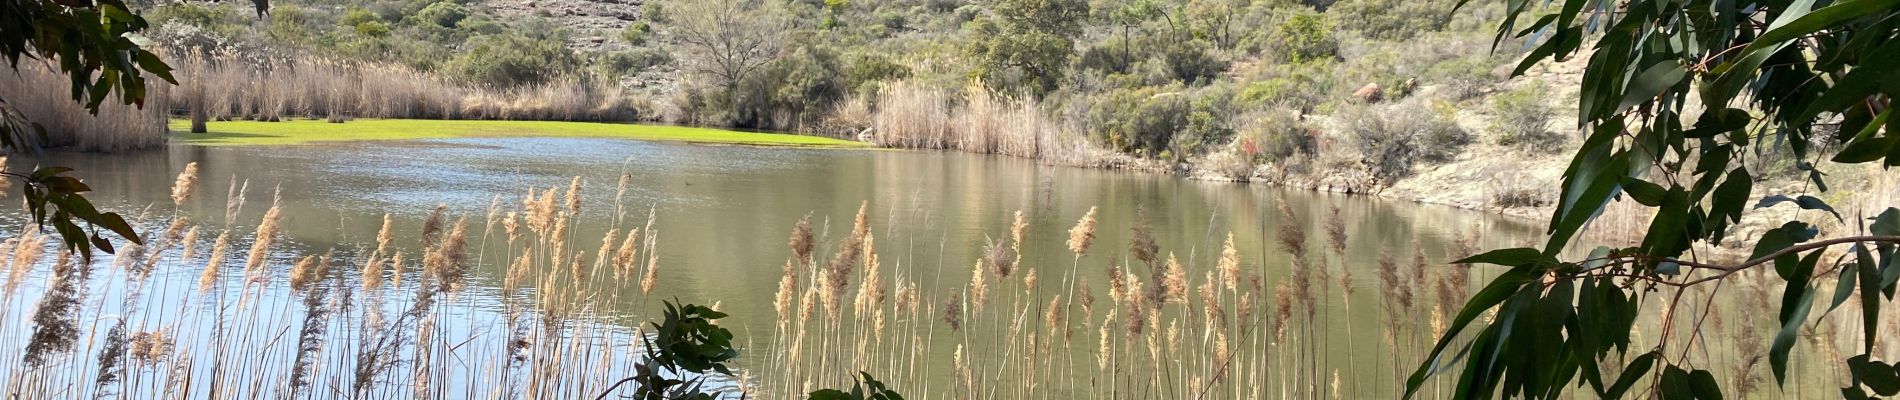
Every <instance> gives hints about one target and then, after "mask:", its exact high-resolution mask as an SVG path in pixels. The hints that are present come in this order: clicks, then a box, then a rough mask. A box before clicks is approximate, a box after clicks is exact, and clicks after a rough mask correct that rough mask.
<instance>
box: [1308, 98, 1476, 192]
mask: <svg viewBox="0 0 1900 400" xmlns="http://www.w3.org/2000/svg"><path fill="white" fill-rule="evenodd" d="M1333 117H1334V118H1335V119H1337V121H1336V122H1337V123H1338V124H1339V127H1340V129H1341V130H1343V131H1344V132H1345V133H1346V136H1347V138H1348V139H1349V140H1350V143H1351V144H1352V145H1353V146H1354V147H1353V148H1352V150H1353V151H1355V152H1357V153H1359V155H1361V156H1362V157H1361V160H1362V161H1361V163H1362V165H1364V166H1365V167H1366V169H1368V170H1369V171H1370V172H1371V173H1372V175H1373V176H1374V177H1376V178H1379V179H1380V180H1381V181H1384V182H1388V183H1389V182H1392V181H1394V180H1397V179H1399V178H1403V177H1406V176H1409V175H1411V174H1412V168H1413V166H1414V165H1416V164H1418V163H1419V162H1422V161H1430V162H1440V161H1446V160H1450V159H1451V158H1452V157H1455V156H1457V154H1458V152H1459V151H1461V150H1463V148H1464V145H1466V144H1468V143H1469V142H1470V137H1469V135H1468V134H1466V133H1465V131H1464V130H1463V129H1460V128H1459V127H1458V124H1457V123H1456V122H1455V121H1453V120H1452V118H1451V116H1450V115H1447V114H1446V113H1445V112H1441V111H1438V110H1433V109H1432V108H1431V107H1427V106H1425V105H1424V104H1420V103H1419V102H1417V101H1408V102H1403V103H1397V104H1385V105H1374V106H1355V107H1345V108H1343V109H1341V110H1339V111H1338V112H1336V113H1334V114H1333Z"/></svg>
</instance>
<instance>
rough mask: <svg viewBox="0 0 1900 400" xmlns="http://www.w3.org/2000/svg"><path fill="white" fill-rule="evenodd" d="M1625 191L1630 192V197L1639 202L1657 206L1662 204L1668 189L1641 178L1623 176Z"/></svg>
mask: <svg viewBox="0 0 1900 400" xmlns="http://www.w3.org/2000/svg"><path fill="white" fill-rule="evenodd" d="M1623 191H1625V192H1628V193H1629V195H1630V199H1633V200H1636V202H1637V203H1640V204H1642V205H1645V206H1650V207H1655V206H1659V205H1662V201H1663V194H1665V193H1667V191H1668V190H1667V189H1663V187H1662V186H1661V185H1657V184H1654V183H1649V181H1645V180H1642V179H1641V178H1636V177H1623Z"/></svg>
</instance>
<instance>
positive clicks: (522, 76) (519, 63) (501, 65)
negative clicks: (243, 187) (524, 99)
mask: <svg viewBox="0 0 1900 400" xmlns="http://www.w3.org/2000/svg"><path fill="white" fill-rule="evenodd" d="M471 42H473V43H474V44H473V46H471V47H470V48H469V50H468V51H467V52H465V53H462V56H461V57H458V58H456V59H455V61H453V62H450V63H449V64H448V65H447V66H446V69H447V70H448V73H449V75H451V76H454V77H457V78H459V79H462V80H464V81H468V82H471V83H475V84H480V85H487V86H493V87H514V86H522V85H530V84H537V83H544V82H548V81H550V80H552V79H553V78H556V77H559V76H562V75H566V74H567V73H568V72H571V71H572V70H573V68H574V65H575V64H576V61H575V57H574V53H573V52H572V51H570V50H568V48H567V46H566V45H564V44H562V43H561V41H560V40H556V39H552V38H545V39H536V38H530V37H527V36H522V35H519V34H502V35H489V36H481V37H478V38H476V39H474V40H472V41H471Z"/></svg>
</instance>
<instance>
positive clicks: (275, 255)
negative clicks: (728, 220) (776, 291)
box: [0, 165, 738, 399]
mask: <svg viewBox="0 0 1900 400" xmlns="http://www.w3.org/2000/svg"><path fill="white" fill-rule="evenodd" d="M199 180H200V177H198V176H197V168H196V165H188V166H186V167H185V168H183V170H182V172H181V173H180V175H179V177H178V178H177V180H176V182H175V184H174V187H173V190H172V191H171V193H172V196H173V197H172V199H173V200H174V204H173V205H172V206H174V207H177V206H179V205H182V204H185V202H186V201H185V200H186V199H189V198H190V197H192V196H193V195H194V192H195V191H196V190H197V188H198V186H200V185H198V182H199ZM233 182H234V185H233V190H232V191H231V192H232V194H231V195H230V196H231V197H230V198H229V199H230V200H229V201H231V202H232V203H231V204H229V205H230V206H231V207H233V208H234V209H235V208H237V207H238V204H237V203H238V202H239V201H240V200H241V199H242V198H243V197H245V196H246V194H245V193H246V191H243V190H238V189H236V188H237V185H236V184H235V182H236V180H235V179H233ZM246 186H248V184H246ZM583 187H584V183H583V182H582V181H581V180H580V179H578V178H577V179H575V180H574V181H572V182H571V183H570V184H568V185H565V186H556V187H549V188H546V189H545V190H530V191H529V194H528V195H527V196H524V197H523V198H522V199H521V201H520V202H519V203H512V202H511V203H503V202H501V201H500V198H499V197H497V198H496V202H494V203H493V204H492V205H491V206H490V207H489V209H488V210H487V212H486V213H471V214H469V215H463V214H461V213H458V212H453V211H450V210H447V209H446V208H436V209H435V210H433V211H431V212H430V213H429V217H428V218H427V219H426V220H425V221H423V223H422V224H420V225H421V226H419V227H418V226H400V224H397V223H396V222H395V219H394V218H387V217H386V218H384V219H383V221H382V228H381V230H380V231H379V232H378V234H377V235H376V236H375V238H374V240H373V241H367V242H365V243H361V244H357V245H353V246H354V247H342V248H312V247H308V245H305V244H300V243H296V242H292V241H289V238H286V237H284V236H283V234H282V233H281V230H282V227H284V226H287V225H288V224H299V223H311V222H312V221H295V220H289V219H285V218H283V217H282V216H281V215H283V214H282V213H281V212H280V211H279V210H280V209H281V208H282V207H283V205H282V203H281V197H280V196H273V198H272V199H268V201H269V204H268V205H267V209H266V210H265V211H264V213H263V215H264V216H263V217H262V218H261V220H249V221H222V223H215V224H210V225H206V224H201V223H199V222H198V221H217V220H219V218H216V217H213V216H198V215H192V214H191V213H190V212H188V211H186V208H182V207H181V208H172V209H170V210H167V211H152V212H148V213H146V215H144V216H142V217H140V218H137V219H135V224H136V225H138V226H141V227H142V228H141V236H143V237H145V238H146V239H147V242H146V246H138V245H131V244H126V245H122V246H121V247H120V249H119V252H118V253H117V254H116V255H107V254H100V255H99V256H98V257H97V258H96V259H87V258H85V257H83V256H81V255H74V254H69V253H64V252H57V253H55V252H54V250H56V249H57V248H58V247H59V246H58V244H57V243H56V242H57V240H50V239H49V238H47V237H46V236H44V235H42V234H39V233H38V230H37V229H35V228H34V227H32V226H24V227H20V229H19V230H17V231H15V232H18V233H17V234H9V235H8V236H10V237H8V238H5V240H4V241H0V270H3V271H6V272H7V273H6V282H5V287H6V288H7V290H6V292H5V295H4V300H3V301H4V302H5V303H6V304H7V307H5V308H4V311H0V312H4V314H0V342H5V343H9V345H7V346H4V348H0V365H5V366H6V368H5V371H6V372H5V374H4V375H0V390H4V391H5V393H6V396H7V397H10V398H22V399H34V398H60V399H64V398H99V397H120V398H181V399H184V398H193V399H195V398H231V397H237V398H263V397H272V398H276V397H284V398H592V397H594V396H596V395H600V394H601V393H602V392H603V391H604V390H606V389H607V388H608V386H609V385H610V384H612V383H613V381H614V380H617V379H618V378H619V377H623V376H630V375H632V374H633V371H634V370H633V366H634V365H635V364H637V363H639V362H642V360H643V359H644V358H645V357H646V353H644V352H643V351H642V350H641V349H640V348H639V347H638V343H640V342H641V340H639V338H640V337H642V333H641V328H640V327H638V326H637V325H632V326H630V325H628V324H624V323H620V322H618V319H617V317H618V316H603V315H600V314H599V313H598V310H599V309H600V308H601V306H600V305H601V304H608V303H614V302H629V301H630V302H638V303H641V304H645V303H646V302H647V296H649V295H650V293H651V291H652V288H653V286H654V284H655V280H656V279H657V278H658V276H659V274H661V267H662V264H661V263H660V260H659V258H658V256H657V252H656V251H655V250H656V249H657V246H659V245H660V235H659V233H658V232H657V231H656V230H655V228H654V227H655V220H656V219H657V218H659V217H660V216H659V215H658V214H657V213H652V212H647V213H644V215H640V214H639V213H635V212H634V210H633V208H634V207H632V206H631V205H626V204H622V202H621V201H620V200H619V196H616V198H615V200H614V201H613V202H611V203H605V204H603V205H602V207H610V208H611V209H612V210H615V211H614V212H615V214H617V215H616V217H615V218H613V219H611V221H612V222H611V224H613V225H615V226H616V228H617V229H615V230H616V231H618V232H627V233H626V234H625V235H620V234H618V233H610V234H609V235H608V237H607V238H604V239H603V240H601V241H600V243H602V245H601V247H600V248H599V249H598V250H596V249H593V248H590V247H589V246H586V245H584V244H583V243H584V242H582V241H581V240H580V239H581V238H575V237H572V234H573V233H574V232H576V231H577V229H576V225H577V223H576V218H577V217H578V216H579V215H580V213H581V211H582V207H583V203H582V202H581V196H582V191H583ZM620 192H621V193H624V192H625V190H624V189H623V190H621V191H620ZM152 208H153V209H154V210H157V209H163V208H165V207H164V206H157V205H155V206H153V207H152ZM626 214H633V215H626ZM230 215H240V213H237V212H232V213H231V214H230ZM623 216H624V217H625V218H623ZM201 231H202V232H206V233H212V232H215V237H216V239H201V238H208V236H212V235H207V234H201V233H200V232H201ZM201 235H202V236H201ZM200 240H208V241H210V242H212V243H199V241H200ZM203 248H208V251H197V250H196V249H203ZM485 263H493V264H496V265H502V266H504V267H505V268H504V272H503V276H501V277H496V278H493V279H496V280H500V281H501V282H500V284H498V285H496V284H489V283H483V284H480V285H471V284H470V283H471V281H472V280H477V279H490V278H488V277H479V276H477V274H475V273H474V271H475V268H477V267H478V266H479V265H483V264H485ZM471 292H473V293H471ZM476 297H482V298H484V299H489V300H493V299H499V300H498V301H477V300H476ZM656 303H657V302H656ZM497 307H498V308H497ZM712 382H713V386H712V387H713V388H714V389H718V390H727V391H733V392H735V393H736V391H737V390H738V386H737V383H736V381H733V380H731V379H730V378H729V377H722V378H717V379H713V380H712Z"/></svg>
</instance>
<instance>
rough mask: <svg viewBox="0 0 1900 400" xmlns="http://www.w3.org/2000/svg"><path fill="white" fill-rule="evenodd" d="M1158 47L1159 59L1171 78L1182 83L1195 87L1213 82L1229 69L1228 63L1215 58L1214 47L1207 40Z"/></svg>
mask: <svg viewBox="0 0 1900 400" xmlns="http://www.w3.org/2000/svg"><path fill="white" fill-rule="evenodd" d="M1156 47H1158V48H1160V49H1161V54H1160V55H1159V56H1158V57H1159V59H1160V60H1161V61H1162V62H1163V63H1164V64H1166V65H1167V67H1168V72H1169V75H1170V77H1171V78H1173V79H1174V80H1177V81H1180V82H1181V83H1185V84H1189V85H1194V84H1197V83H1206V82H1211V81H1212V80H1214V79H1215V78H1218V77H1220V73H1221V71H1225V70H1226V69H1227V63H1226V62H1225V61H1222V60H1220V59H1218V58H1216V57H1215V56H1214V54H1213V45H1212V44H1210V43H1208V42H1207V41H1205V40H1198V39H1197V40H1190V41H1187V42H1185V43H1172V44H1167V45H1161V46H1156Z"/></svg>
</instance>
